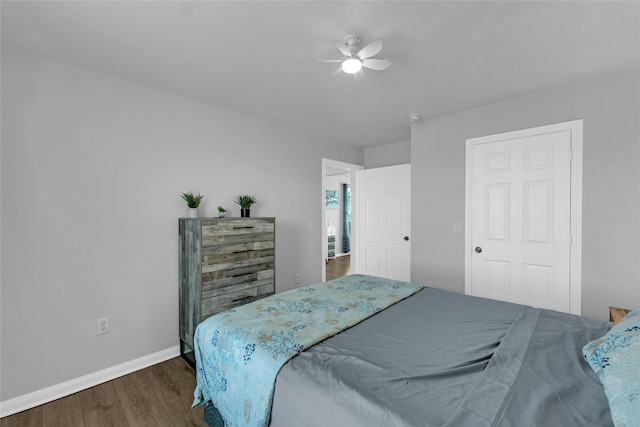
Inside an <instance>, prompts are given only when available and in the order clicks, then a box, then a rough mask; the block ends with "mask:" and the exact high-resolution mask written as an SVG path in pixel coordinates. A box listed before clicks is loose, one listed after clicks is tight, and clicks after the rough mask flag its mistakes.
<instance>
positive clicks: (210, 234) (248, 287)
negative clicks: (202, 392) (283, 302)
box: [178, 218, 276, 365]
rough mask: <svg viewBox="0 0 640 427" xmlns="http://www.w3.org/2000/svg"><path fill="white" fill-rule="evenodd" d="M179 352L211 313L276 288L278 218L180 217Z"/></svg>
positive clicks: (187, 349)
mask: <svg viewBox="0 0 640 427" xmlns="http://www.w3.org/2000/svg"><path fill="white" fill-rule="evenodd" d="M178 228H179V236H180V247H179V251H180V254H179V268H178V270H179V272H178V274H179V277H180V290H179V299H180V309H179V311H180V313H179V317H180V326H179V332H180V354H181V355H182V356H183V357H184V358H185V359H186V360H187V361H188V362H189V363H191V364H192V365H194V364H195V357H194V354H193V334H194V332H195V329H196V326H198V324H199V323H200V322H202V321H203V320H204V319H206V318H207V317H209V316H211V315H213V314H215V313H219V312H221V311H224V310H227V309H229V308H232V307H237V306H239V305H242V304H246V303H249V302H252V301H255V300H258V299H260V298H264V297H266V296H269V295H273V293H274V292H275V277H276V276H275V265H276V264H275V218H198V219H195V218H194V219H190V218H180V219H179V224H178Z"/></svg>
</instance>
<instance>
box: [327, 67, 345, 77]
mask: <svg viewBox="0 0 640 427" xmlns="http://www.w3.org/2000/svg"><path fill="white" fill-rule="evenodd" d="M340 73H342V67H340V68H338V69H337V70H335V71H334V72H333V73H331V74H329V77H335V76H337V75H338V74H340Z"/></svg>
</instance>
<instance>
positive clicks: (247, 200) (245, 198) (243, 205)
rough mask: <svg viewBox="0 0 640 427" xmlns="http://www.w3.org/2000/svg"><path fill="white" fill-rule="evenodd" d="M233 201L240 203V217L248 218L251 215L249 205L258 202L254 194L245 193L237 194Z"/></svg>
mask: <svg viewBox="0 0 640 427" xmlns="http://www.w3.org/2000/svg"><path fill="white" fill-rule="evenodd" d="M234 201H235V202H236V203H237V204H239V205H240V216H241V217H242V218H249V217H250V216H251V215H250V214H251V205H253V204H254V203H257V202H258V201H257V200H256V198H255V197H254V196H249V195H246V194H243V195H241V196H238V198H237V199H236V200H234Z"/></svg>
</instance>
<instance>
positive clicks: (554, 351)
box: [271, 288, 613, 427]
mask: <svg viewBox="0 0 640 427" xmlns="http://www.w3.org/2000/svg"><path fill="white" fill-rule="evenodd" d="M608 328H609V325H608V324H607V323H606V322H595V321H590V320H587V319H585V318H582V317H578V316H573V315H569V314H563V313H558V312H553V311H548V310H538V309H534V308H531V307H526V306H521V305H516V304H510V303H505V302H500V301H493V300H487V299H482V298H475V297H469V296H465V295H460V294H456V293H451V292H446V291H441V290H437V289H432V288H426V289H424V290H422V291H420V292H418V293H417V294H415V295H414V296H412V297H410V298H408V299H406V300H404V301H401V302H399V303H398V304H396V305H394V306H392V307H390V308H388V309H386V310H384V311H383V312H381V313H378V314H377V315H375V316H373V317H371V318H369V319H367V320H366V321H364V322H362V323H360V324H358V325H356V326H354V327H352V328H350V329H348V330H346V331H343V332H342V333H340V334H338V335H335V336H333V337H331V338H329V339H327V340H325V341H323V342H321V343H319V344H316V345H315V346H314V347H312V348H310V349H308V350H306V351H304V352H302V353H300V354H299V355H298V356H296V357H294V358H293V359H291V360H290V361H289V362H288V363H287V364H286V365H285V366H284V367H283V368H282V370H281V371H280V373H279V374H278V377H277V380H276V387H275V395H274V401H273V408H272V414H271V425H272V426H275V427H279V426H366V427H371V426H492V425H493V426H518V427H523V426H566V427H569V426H581V427H582V426H612V425H613V424H612V421H611V415H610V413H609V407H608V404H607V400H606V397H605V394H604V391H603V388H602V386H601V385H600V383H599V381H598V379H597V377H596V376H595V374H594V373H593V372H592V370H591V368H590V367H589V366H588V365H587V364H586V363H585V362H584V361H583V360H582V355H581V348H582V346H583V345H584V344H586V343H587V342H588V341H590V340H592V339H594V338H596V337H598V336H601V335H603V334H604V333H606V331H607V330H608Z"/></svg>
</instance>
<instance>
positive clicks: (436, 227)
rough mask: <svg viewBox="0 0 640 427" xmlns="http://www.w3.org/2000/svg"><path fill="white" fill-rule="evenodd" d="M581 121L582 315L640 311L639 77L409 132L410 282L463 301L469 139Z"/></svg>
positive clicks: (442, 121) (563, 92)
mask: <svg viewBox="0 0 640 427" xmlns="http://www.w3.org/2000/svg"><path fill="white" fill-rule="evenodd" d="M575 119H583V120H584V139H583V141H584V163H583V222H582V224H583V248H582V314H583V315H584V316H587V317H592V318H597V319H602V320H604V319H608V306H609V305H615V306H620V307H635V306H638V305H640V75H638V74H637V73H634V74H626V75H621V76H616V77H613V78H610V79H606V80H600V81H596V82H591V83H589V84H584V85H579V86H574V87H570V88H567V89H563V90H558V91H553V92H547V93H543V94H540V95H536V96H530V97H526V98H521V99H517V100H513V101H511V102H505V103H501V104H497V105H492V106H488V107H484V108H479V109H475V110H472V111H468V112H465V113H460V114H456V115H451V116H446V117H441V118H437V119H433V120H428V121H424V122H420V123H416V124H414V125H413V127H412V140H411V163H412V167H411V170H412V176H411V183H412V225H411V227H412V234H413V239H412V241H413V246H412V271H411V277H412V280H413V281H415V282H419V283H426V284H429V285H432V286H434V287H439V288H443V289H448V290H452V291H456V292H464V233H463V234H453V233H452V223H453V222H454V221H457V222H461V223H463V224H464V203H465V198H464V189H465V140H466V139H468V138H474V137H479V136H484V135H492V134H496V133H501V132H508V131H513V130H518V129H525V128H530V127H535V126H541V125H547V124H552V123H559V122H565V121H570V120H575Z"/></svg>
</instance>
